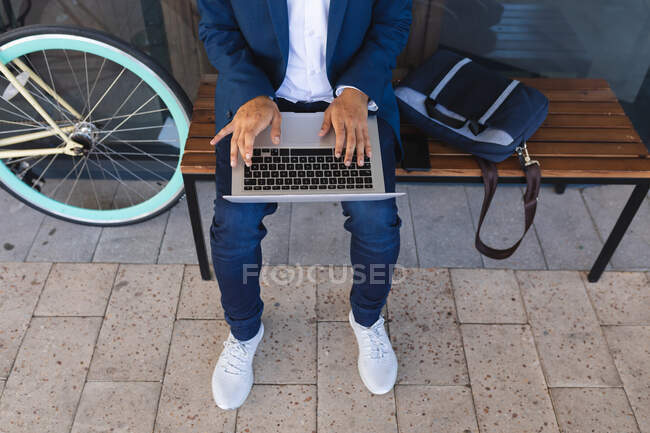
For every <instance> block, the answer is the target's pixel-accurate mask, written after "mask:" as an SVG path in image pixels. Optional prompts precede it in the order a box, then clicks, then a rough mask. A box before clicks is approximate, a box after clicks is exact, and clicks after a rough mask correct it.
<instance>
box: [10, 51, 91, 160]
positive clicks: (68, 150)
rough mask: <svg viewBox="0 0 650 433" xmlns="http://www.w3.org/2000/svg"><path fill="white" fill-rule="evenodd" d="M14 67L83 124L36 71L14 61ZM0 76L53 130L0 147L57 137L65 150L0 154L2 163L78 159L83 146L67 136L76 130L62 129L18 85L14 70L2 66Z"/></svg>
mask: <svg viewBox="0 0 650 433" xmlns="http://www.w3.org/2000/svg"><path fill="white" fill-rule="evenodd" d="M12 62H13V64H14V65H15V66H16V67H18V68H19V69H20V70H22V71H24V72H26V73H27V74H29V79H31V80H33V81H34V82H35V83H36V84H37V85H38V86H39V87H40V88H41V89H43V90H44V91H45V92H46V93H48V94H49V95H50V96H52V98H54V100H55V101H57V102H58V103H59V104H60V105H61V106H63V107H64V108H65V109H66V110H68V111H69V112H70V113H71V114H72V115H73V116H74V117H75V118H76V119H77V120H79V121H83V120H84V119H83V116H82V115H81V114H79V113H78V112H77V111H76V110H75V109H74V108H73V107H72V106H71V105H70V104H68V103H67V102H66V101H65V100H64V99H63V98H61V96H59V95H58V94H57V93H56V92H55V91H54V89H52V88H51V87H50V86H48V85H47V84H46V83H45V82H44V81H43V80H42V79H41V77H39V76H38V75H37V74H36V73H34V71H32V70H31V69H30V68H29V67H28V66H27V65H26V64H25V63H24V62H23V61H22V60H20V59H15V60H13V61H12ZM0 73H2V75H4V76H5V78H6V79H7V80H8V81H9V83H11V85H12V86H14V87H15V88H16V90H18V93H20V94H21V95H22V96H23V97H24V98H25V99H26V100H27V102H29V104H30V105H31V106H32V107H33V108H34V110H36V112H37V113H38V114H40V116H41V117H42V118H43V120H45V122H46V123H47V124H48V125H49V126H50V128H51V129H50V130H45V131H40V132H33V133H29V134H21V135H16V136H13V137H7V138H3V139H0V147H3V146H10V145H12V144H18V143H27V142H30V141H33V140H38V139H41V138H47V137H52V136H58V137H59V138H60V139H61V140H63V143H64V144H65V146H63V147H61V146H58V147H55V148H42V149H21V150H4V151H2V150H0V160H2V159H7V158H24V157H32V156H45V155H56V154H65V155H70V156H79V155H80V154H81V150H82V149H83V145H81V144H79V143H77V142H75V141H74V140H72V139H71V138H70V136H69V135H68V133H70V132H73V131H74V129H75V126H66V127H60V126H59V125H58V124H57V123H56V122H55V121H54V119H52V117H51V116H50V115H49V114H48V113H47V112H46V111H45V110H44V109H43V107H42V106H41V105H40V104H39V103H38V102H37V101H36V99H34V97H33V96H32V95H31V93H29V91H27V89H25V87H24V86H23V85H22V84H21V83H20V81H18V79H17V78H16V76H15V75H14V74H13V73H12V72H11V70H10V69H9V68H8V67H7V65H5V64H4V63H2V62H0Z"/></svg>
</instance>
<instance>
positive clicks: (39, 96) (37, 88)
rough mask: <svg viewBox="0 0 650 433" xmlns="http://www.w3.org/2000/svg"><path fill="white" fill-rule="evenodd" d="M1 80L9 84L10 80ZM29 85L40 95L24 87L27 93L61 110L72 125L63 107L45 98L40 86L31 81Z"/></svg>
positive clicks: (28, 82)
mask: <svg viewBox="0 0 650 433" xmlns="http://www.w3.org/2000/svg"><path fill="white" fill-rule="evenodd" d="M12 66H13V65H12ZM14 69H15V70H18V69H17V68H16V67H15V66H14ZM1 78H2V79H4V80H5V81H7V82H9V80H7V79H6V78H5V77H1ZM27 84H29V85H30V86H32V87H33V88H34V89H36V91H37V92H38V93H39V95H37V94H36V93H34V92H32V91H31V90H29V89H28V88H27V86H25V87H23V88H24V89H25V90H26V91H27V92H29V93H30V94H31V95H32V96H33V97H34V98H37V99H40V100H41V101H44V102H47V103H48V104H50V105H51V106H53V107H54V108H57V110H59V112H60V113H61V114H63V115H64V116H65V118H66V119H67V120H68V122H70V123H72V121H71V120H70V118H69V117H68V116H67V115H66V114H65V113H64V112H63V111H62V109H63V107H61V106H59V107H57V106H56V105H54V102H52V100H51V99H49V98H48V97H47V96H45V95H44V94H43V92H42V91H41V89H40V88H39V87H38V86H36V85H35V84H34V83H32V82H31V81H27ZM7 102H9V101H7ZM65 111H68V110H65ZM68 113H70V112H69V111H68ZM70 114H72V113H70Z"/></svg>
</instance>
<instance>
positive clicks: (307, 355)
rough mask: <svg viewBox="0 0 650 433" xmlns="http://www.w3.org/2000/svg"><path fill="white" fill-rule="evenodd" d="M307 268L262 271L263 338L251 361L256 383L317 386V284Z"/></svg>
mask: <svg viewBox="0 0 650 433" xmlns="http://www.w3.org/2000/svg"><path fill="white" fill-rule="evenodd" d="M308 269H309V268H296V267H287V266H278V267H266V268H264V271H263V272H262V276H261V278H260V286H261V293H262V299H263V300H264V304H265V307H264V313H263V315H262V322H263V323H264V338H263V339H262V341H261V342H260V345H259V347H258V349H257V353H256V355H255V360H254V362H253V368H254V369H255V383H265V384H284V383H292V384H315V383H316V358H317V345H318V340H317V336H316V334H317V329H316V282H315V278H314V277H313V276H308V274H307V271H308Z"/></svg>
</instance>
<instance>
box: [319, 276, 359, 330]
mask: <svg viewBox="0 0 650 433" xmlns="http://www.w3.org/2000/svg"><path fill="white" fill-rule="evenodd" d="M352 278H353V271H352V268H351V267H349V266H343V267H341V266H323V267H319V268H318V270H317V288H316V292H317V303H316V312H317V315H318V320H337V321H340V322H344V321H347V320H348V314H349V312H350V287H352Z"/></svg>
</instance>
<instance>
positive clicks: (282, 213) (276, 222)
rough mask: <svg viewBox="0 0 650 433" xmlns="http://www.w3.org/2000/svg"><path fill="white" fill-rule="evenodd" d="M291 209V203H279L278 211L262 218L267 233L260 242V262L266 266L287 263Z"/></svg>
mask: <svg viewBox="0 0 650 433" xmlns="http://www.w3.org/2000/svg"><path fill="white" fill-rule="evenodd" d="M291 208H292V205H291V203H279V204H278V210H277V211H275V213H274V214H272V215H269V216H267V217H266V218H264V225H265V226H266V228H267V230H268V233H267V234H266V236H265V237H264V239H263V240H262V262H263V263H264V264H266V265H286V264H287V263H289V243H290V239H291V229H292V227H291V225H292V223H291Z"/></svg>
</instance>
